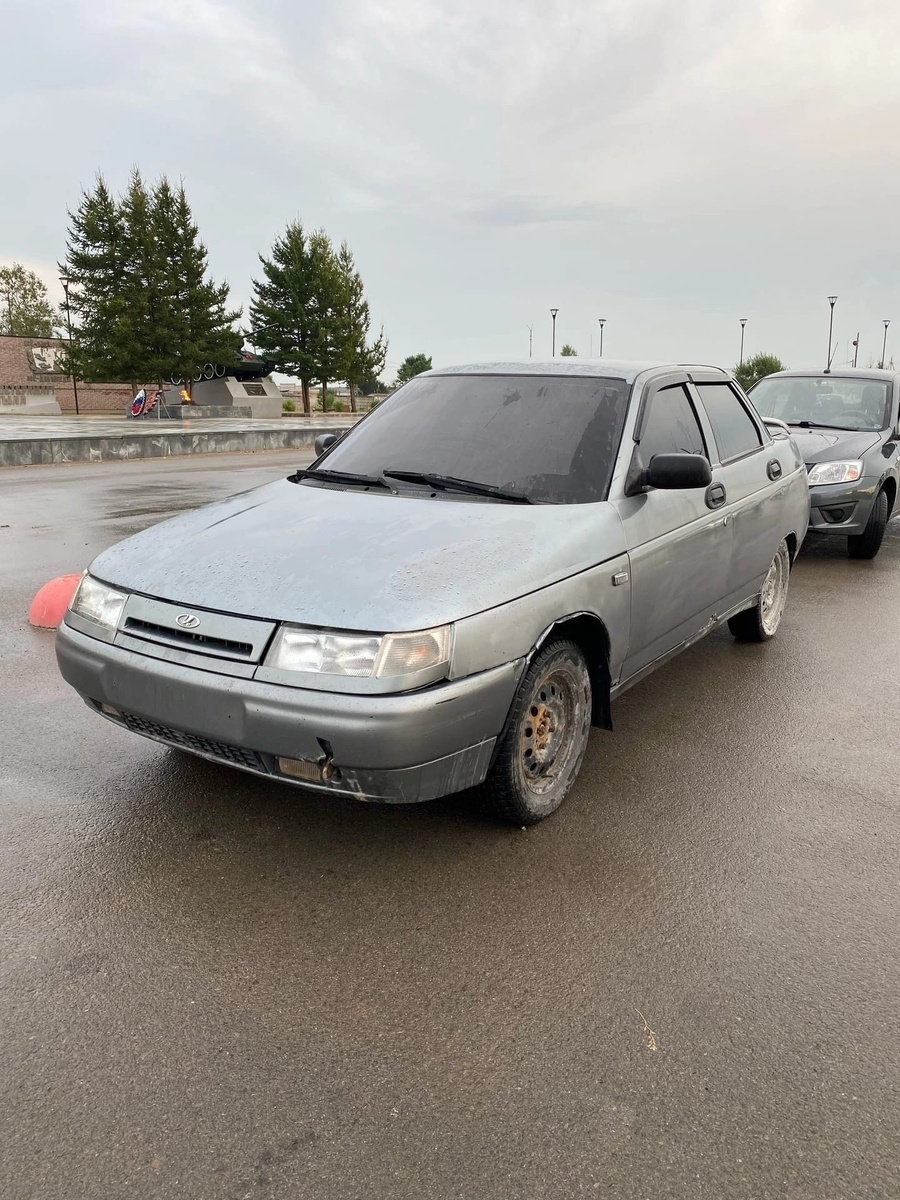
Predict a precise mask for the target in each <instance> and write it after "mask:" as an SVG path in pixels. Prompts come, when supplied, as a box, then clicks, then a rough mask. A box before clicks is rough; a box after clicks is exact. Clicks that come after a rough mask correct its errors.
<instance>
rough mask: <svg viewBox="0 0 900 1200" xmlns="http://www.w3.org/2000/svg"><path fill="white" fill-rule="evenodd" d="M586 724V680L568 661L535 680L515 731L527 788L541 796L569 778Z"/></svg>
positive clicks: (587, 695) (587, 697)
mask: <svg viewBox="0 0 900 1200" xmlns="http://www.w3.org/2000/svg"><path fill="white" fill-rule="evenodd" d="M589 724H590V705H589V693H588V688H587V681H586V679H585V678H582V677H580V674H579V673H578V672H576V671H574V670H573V669H572V668H571V667H570V666H569V665H568V664H561V665H558V666H555V667H553V668H552V669H551V670H550V671H548V672H547V674H546V675H545V676H544V677H543V678H542V679H541V680H540V681H539V682H538V684H537V686H536V687H535V688H534V691H533V692H532V695H531V700H530V703H529V704H528V707H527V708H526V710H525V713H524V716H523V719H522V727H521V731H520V735H519V764H520V767H521V771H522V778H523V779H524V782H525V785H526V787H527V788H528V790H529V791H530V792H533V793H534V794H535V795H537V796H545V795H546V794H547V793H548V792H550V791H552V790H553V789H554V788H555V787H556V786H557V785H558V784H559V782H560V780H565V779H567V778H569V776H570V774H571V771H572V768H573V767H574V766H575V765H577V761H578V759H579V757H580V754H581V750H582V749H583V745H584V741H585V739H586V736H587V730H588V727H589Z"/></svg>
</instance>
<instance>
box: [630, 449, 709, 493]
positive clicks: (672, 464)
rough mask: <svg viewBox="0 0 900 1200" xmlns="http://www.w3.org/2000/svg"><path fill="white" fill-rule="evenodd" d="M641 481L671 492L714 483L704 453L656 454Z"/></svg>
mask: <svg viewBox="0 0 900 1200" xmlns="http://www.w3.org/2000/svg"><path fill="white" fill-rule="evenodd" d="M641 482H642V483H643V484H644V486H645V487H652V488H659V489H660V490H661V491H669V492H671V491H680V490H681V489H683V488H705V487H709V485H710V484H711V483H712V467H711V466H710V465H709V459H707V458H705V457H704V456H703V455H702V454H654V456H653V458H652V459H651V460H650V466H649V467H648V468H647V470H646V471H645V472H644V478H643V480H642V481H641Z"/></svg>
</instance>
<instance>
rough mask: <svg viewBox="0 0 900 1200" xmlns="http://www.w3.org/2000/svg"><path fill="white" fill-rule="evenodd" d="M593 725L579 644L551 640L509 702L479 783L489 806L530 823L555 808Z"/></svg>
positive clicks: (573, 775) (578, 763)
mask: <svg viewBox="0 0 900 1200" xmlns="http://www.w3.org/2000/svg"><path fill="white" fill-rule="evenodd" d="M590 730H591V678H590V673H589V671H588V668H587V663H586V662H585V660H584V655H583V654H582V652H581V650H580V648H579V647H578V646H577V645H576V644H575V642H571V641H568V640H566V641H563V640H559V641H554V642H551V643H549V644H548V645H547V646H545V647H544V648H543V649H542V650H540V651H539V652H538V654H537V655H536V656H535V658H534V661H533V662H532V664H531V666H530V667H529V668H528V670H527V672H526V673H525V678H524V679H523V680H522V683H521V684H520V686H519V690H518V692H517V693H516V698H515V700H514V701H513V707H512V712H511V714H510V720H509V723H508V726H507V729H506V733H505V734H504V735H503V740H502V741H501V743H500V749H499V752H498V754H497V758H496V760H495V762H494V765H493V767H492V768H491V771H490V773H489V775H488V777H487V780H486V782H485V784H484V787H483V793H484V796H485V799H486V801H487V805H488V807H489V808H490V810H491V811H492V812H493V813H494V814H495V815H496V816H498V817H500V818H501V819H502V820H504V821H508V822H510V823H511V824H515V825H534V824H535V823H536V822H537V821H541V820H543V818H544V817H547V816H549V815H550V813H552V812H553V811H554V810H555V809H557V808H559V806H560V804H562V802H563V800H564V799H565V798H566V796H567V795H568V793H569V791H570V790H571V787H572V785H573V783H574V782H575V779H576V777H577V775H578V772H579V770H580V768H581V763H582V760H583V759H584V752H585V750H586V749H587V743H588V735H589V734H590Z"/></svg>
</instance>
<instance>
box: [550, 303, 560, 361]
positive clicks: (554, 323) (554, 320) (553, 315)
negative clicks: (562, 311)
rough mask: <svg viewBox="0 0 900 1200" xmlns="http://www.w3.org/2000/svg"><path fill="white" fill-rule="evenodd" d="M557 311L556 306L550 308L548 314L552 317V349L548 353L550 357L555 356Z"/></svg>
mask: <svg viewBox="0 0 900 1200" xmlns="http://www.w3.org/2000/svg"><path fill="white" fill-rule="evenodd" d="M558 312H559V309H558V308H551V309H550V316H551V317H552V318H553V349H552V351H551V353H550V357H551V358H556V314H557V313H558Z"/></svg>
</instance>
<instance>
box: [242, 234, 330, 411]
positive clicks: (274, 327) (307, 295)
mask: <svg viewBox="0 0 900 1200" xmlns="http://www.w3.org/2000/svg"><path fill="white" fill-rule="evenodd" d="M310 241H311V239H310V238H309V237H308V235H307V233H306V231H305V230H304V228H303V226H302V224H301V223H300V222H299V221H292V222H291V223H290V224H289V225H288V227H287V229H286V230H285V231H284V234H283V235H282V236H281V237H280V238H277V239H276V240H275V243H274V245H273V246H272V250H271V252H270V253H271V257H270V258H264V257H263V256H262V255H260V256H259V261H260V262H261V263H262V268H263V275H264V278H263V279H262V280H257V279H254V280H253V291H254V295H253V299H252V301H251V303H250V323H251V327H252V330H253V334H252V336H253V344H254V345H255V346H256V347H257V348H258V349H259V350H261V351H262V353H263V354H265V355H267V356H268V357H269V358H271V359H273V360H274V361H275V362H277V363H278V367H279V370H281V371H283V372H284V374H285V375H293V376H294V377H295V378H297V379H299V380H300V382H301V384H302V390H303V411H304V412H305V413H307V414H308V413H309V411H310V403H309V385H310V382H311V381H312V380H313V379H315V378H317V377H319V376H320V373H321V372H320V366H321V361H320V360H321V345H320V338H319V337H318V333H317V322H318V320H319V319H320V314H321V307H322V306H321V302H320V298H319V297H317V295H316V289H317V287H318V286H319V283H320V282H321V281H320V280H317V279H316V270H315V268H316V265H317V264H316V263H315V262H314V260H313V256H312V254H311V250H310Z"/></svg>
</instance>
